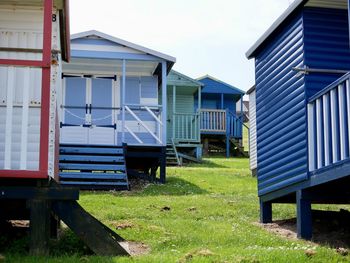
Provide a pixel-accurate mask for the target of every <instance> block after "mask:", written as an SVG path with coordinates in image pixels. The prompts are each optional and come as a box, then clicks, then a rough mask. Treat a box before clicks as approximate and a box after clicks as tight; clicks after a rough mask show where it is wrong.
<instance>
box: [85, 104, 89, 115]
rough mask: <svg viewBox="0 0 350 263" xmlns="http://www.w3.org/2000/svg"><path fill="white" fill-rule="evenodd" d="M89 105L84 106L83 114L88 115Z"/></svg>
mask: <svg viewBox="0 0 350 263" xmlns="http://www.w3.org/2000/svg"><path fill="white" fill-rule="evenodd" d="M88 108H89V104H85V114H87V113H88Z"/></svg>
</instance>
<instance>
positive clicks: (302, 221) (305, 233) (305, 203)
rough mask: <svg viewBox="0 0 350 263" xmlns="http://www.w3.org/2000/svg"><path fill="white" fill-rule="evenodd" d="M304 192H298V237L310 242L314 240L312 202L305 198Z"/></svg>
mask: <svg viewBox="0 0 350 263" xmlns="http://www.w3.org/2000/svg"><path fill="white" fill-rule="evenodd" d="M303 191H305V190H299V191H297V192H296V204H297V235H298V238H303V239H306V240H310V239H311V238H312V214H311V201H310V200H308V199H305V198H303V196H302V195H303Z"/></svg>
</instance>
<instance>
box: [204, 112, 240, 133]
mask: <svg viewBox="0 0 350 263" xmlns="http://www.w3.org/2000/svg"><path fill="white" fill-rule="evenodd" d="M242 130H243V119H242V116H237V115H236V114H234V113H232V112H230V111H229V110H216V109H202V110H201V132H208V133H210V132H213V133H222V134H226V135H227V136H231V137H235V138H242Z"/></svg>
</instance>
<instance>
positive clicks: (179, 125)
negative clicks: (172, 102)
mask: <svg viewBox="0 0 350 263" xmlns="http://www.w3.org/2000/svg"><path fill="white" fill-rule="evenodd" d="M199 117H200V115H199V113H174V114H173V120H174V123H173V140H174V141H186V142H199V141H200V130H199Z"/></svg>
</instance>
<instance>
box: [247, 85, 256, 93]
mask: <svg viewBox="0 0 350 263" xmlns="http://www.w3.org/2000/svg"><path fill="white" fill-rule="evenodd" d="M254 91H255V85H254V86H253V87H251V88H250V89H249V90H247V92H246V94H247V95H249V94H250V93H252V92H254Z"/></svg>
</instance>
